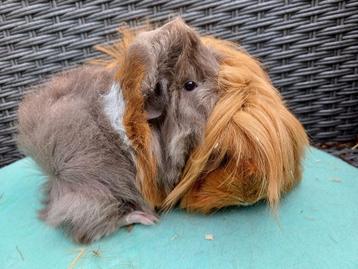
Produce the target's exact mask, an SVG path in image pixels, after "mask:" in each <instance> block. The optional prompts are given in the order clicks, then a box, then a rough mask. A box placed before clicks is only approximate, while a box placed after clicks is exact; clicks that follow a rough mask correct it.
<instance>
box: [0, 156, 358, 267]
mask: <svg viewBox="0 0 358 269" xmlns="http://www.w3.org/2000/svg"><path fill="white" fill-rule="evenodd" d="M43 180H44V177H43V176H42V175H41V173H40V172H39V170H38V169H37V168H36V166H35V165H34V164H33V162H32V161H31V160H30V159H23V160H20V161H18V162H16V163H14V164H12V165H10V166H8V167H5V168H3V169H1V170H0V196H1V198H0V268H1V269H25V268H26V269H42V268H44V269H56V268H61V269H66V268H85V269H91V268H98V269H121V268H138V269H144V268H163V269H168V268H180V269H185V268H220V269H224V268H275V269H277V268H307V269H313V268H325V269H328V268H335V269H336V268H339V269H343V268H358V169H356V168H354V167H352V166H349V165H348V164H346V163H343V162H342V161H340V160H338V159H336V158H334V157H332V156H329V155H327V154H326V153H323V152H321V151H318V150H315V149H311V150H310V151H309V152H308V154H307V158H306V161H305V172H304V179H303V182H302V183H301V184H300V186H299V187H298V188H296V189H295V190H294V191H293V192H292V193H290V194H289V195H287V196H286V197H285V198H284V199H283V201H282V203H281V206H280V212H279V217H278V218H277V219H275V218H274V217H273V216H272V215H271V214H270V212H269V210H268V209H267V206H266V205H265V204H263V203H261V204H258V205H255V206H251V207H246V208H230V209H227V210H224V211H221V212H219V213H216V214H214V215H210V216H202V215H194V214H187V213H185V212H182V211H179V210H178V211H175V212H172V213H169V214H167V215H164V216H162V217H161V222H160V223H159V224H158V225H156V226H152V227H146V226H135V227H134V229H133V230H132V231H131V232H128V231H127V229H121V230H119V231H118V232H117V233H116V234H115V235H113V236H111V237H108V238H106V239H103V240H100V241H99V242H97V243H94V244H91V245H88V246H81V245H76V244H73V243H72V242H71V240H70V239H69V238H67V237H66V236H65V235H64V234H63V233H62V231H61V230H55V229H52V228H50V227H48V226H46V225H45V224H43V223H42V222H40V221H39V220H38V219H37V218H36V211H37V210H38V209H39V208H40V206H41V205H40V198H41V195H40V192H39V188H40V185H41V182H43ZM207 234H211V235H213V240H206V239H205V236H206V235H207ZM80 253H81V254H82V256H81V257H80V258H79V259H78V261H77V263H73V261H74V260H75V258H76V256H78V255H79V254H80ZM98 254H99V255H98ZM71 263H72V264H71Z"/></svg>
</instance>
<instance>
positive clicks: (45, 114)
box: [18, 19, 218, 243]
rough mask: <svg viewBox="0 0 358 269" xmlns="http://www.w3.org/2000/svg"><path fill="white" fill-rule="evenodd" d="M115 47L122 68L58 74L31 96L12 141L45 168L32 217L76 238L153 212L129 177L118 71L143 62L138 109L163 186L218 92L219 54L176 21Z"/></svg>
mask: <svg viewBox="0 0 358 269" xmlns="http://www.w3.org/2000/svg"><path fill="white" fill-rule="evenodd" d="M120 53H121V55H123V57H124V63H125V64H123V66H115V67H113V68H112V69H109V68H107V67H104V66H94V65H88V66H83V67H79V68H77V69H73V70H70V71H67V72H64V73H62V74H60V75H57V76H56V77H54V78H52V79H51V80H49V81H48V82H47V83H44V84H43V85H40V86H38V87H37V89H36V90H34V91H33V92H31V93H30V94H28V95H27V96H26V97H25V98H24V100H23V101H22V103H21V104H20V107H19V111H18V119H19V125H18V133H19V134H18V147H19V149H20V150H22V151H23V152H24V153H25V154H26V155H28V156H31V157H32V158H33V159H34V160H35V162H36V163H37V164H38V165H39V167H40V168H41V169H42V170H43V172H44V173H45V175H46V176H47V181H46V183H45V185H44V190H45V192H44V193H45V199H44V208H43V209H42V210H41V211H40V213H39V216H40V218H41V219H43V220H44V221H45V222H46V223H48V224H49V225H51V226H54V227H63V228H64V229H65V230H66V231H67V232H68V233H69V234H70V235H71V236H72V237H73V239H74V240H75V241H76V242H80V243H89V242H91V241H93V240H97V239H99V238H101V237H103V236H105V235H108V234H110V233H112V232H114V231H115V230H116V229H117V228H118V227H121V226H124V225H129V224H132V223H141V224H146V225H150V224H154V223H155V222H156V221H157V220H158V218H157V215H156V213H155V210H154V208H153V206H151V205H150V203H148V201H147V200H146V198H145V197H144V196H143V195H142V193H141V191H140V188H139V186H138V184H137V181H136V177H137V174H138V171H137V167H138V165H137V158H136V151H135V150H134V149H133V147H132V141H131V139H130V138H129V137H128V136H127V129H126V126H125V124H124V123H123V118H124V116H125V113H126V109H125V108H128V107H130V106H131V105H132V104H130V103H128V101H127V100H126V99H125V98H124V95H123V93H122V91H123V90H122V86H123V83H121V80H118V74H117V72H118V70H121V72H122V73H124V74H125V76H126V78H127V79H130V78H131V72H132V69H130V68H129V69H128V70H126V69H123V68H125V67H126V66H130V65H131V62H132V61H133V60H134V61H135V60H136V58H137V60H138V59H139V60H141V61H142V62H144V64H145V73H144V76H143V81H141V85H142V86H141V91H142V94H143V98H144V103H145V105H144V113H145V114H146V118H147V120H148V125H149V126H150V131H151V143H150V147H151V149H150V150H151V152H153V155H154V156H155V159H156V165H157V171H158V172H157V175H156V179H155V180H156V182H157V183H158V188H160V189H162V191H163V192H164V193H165V194H168V193H169V192H170V191H171V190H172V189H173V188H174V186H175V185H176V183H177V182H178V179H179V176H180V173H181V171H182V169H183V167H184V165H185V162H186V159H187V158H188V155H189V153H190V152H191V151H192V149H193V148H194V147H195V146H196V145H197V144H198V143H199V142H200V140H201V139H202V137H203V130H204V128H205V123H206V120H207V118H208V116H209V114H210V111H211V110H212V108H213V106H214V105H215V102H216V100H217V94H216V87H217V85H216V77H217V72H218V63H217V59H216V56H215V55H214V54H213V53H212V52H211V51H210V49H208V48H207V47H205V46H204V45H203V44H202V43H201V41H200V39H199V36H198V35H197V33H196V32H195V31H194V30H192V29H191V28H189V27H188V26H187V25H185V23H184V22H182V21H181V20H180V19H176V20H174V21H171V22H169V23H168V24H166V25H164V26H162V27H161V28H158V29H155V30H152V31H147V32H142V33H140V34H138V35H137V36H136V37H135V38H134V41H132V43H131V44H130V45H129V46H128V47H127V48H126V50H125V51H121V52H120ZM143 59H145V61H143ZM126 61H127V63H126ZM121 68H122V69H121ZM133 79H134V77H133ZM194 89H195V90H194ZM126 90H127V91H128V92H130V90H131V89H126ZM132 109H137V108H136V107H132ZM138 109H139V108H138ZM144 172H145V171H144ZM158 191H159V190H158Z"/></svg>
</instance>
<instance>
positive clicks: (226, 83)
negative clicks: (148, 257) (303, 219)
mask: <svg viewBox="0 0 358 269" xmlns="http://www.w3.org/2000/svg"><path fill="white" fill-rule="evenodd" d="M201 42H202V43H203V44H204V46H206V47H207V48H208V49H209V50H210V51H211V52H213V53H214V54H215V55H216V58H217V60H218V62H219V72H218V76H217V77H216V78H215V80H216V81H217V84H218V86H217V90H218V92H217V95H218V100H217V103H216V105H215V106H214V108H213V110H212V111H211V114H210V117H209V118H208V120H207V123H206V127H205V135H204V139H203V140H202V141H201V143H200V144H199V145H198V146H197V147H196V148H195V149H194V151H193V152H192V154H191V155H190V157H189V160H188V161H187V163H186V166H185V168H184V171H183V174H182V177H181V179H180V182H179V184H178V185H177V186H176V187H175V188H174V189H173V191H172V192H171V193H170V194H169V195H168V197H167V198H166V200H165V201H164V203H163V208H164V209H169V208H171V207H172V206H174V205H175V204H176V203H177V202H178V201H179V202H180V206H181V207H183V208H185V209H187V210H189V211H198V212H202V213H209V212H211V211H214V210H217V209H220V208H223V207H226V206H233V205H249V204H253V203H255V202H257V201H259V200H261V199H265V200H267V201H268V202H269V204H270V206H271V207H272V208H273V209H274V210H275V209H276V207H277V204H278V202H279V199H280V197H281V195H282V194H284V193H286V192H288V191H290V190H291V189H292V188H293V187H294V186H295V185H296V184H297V183H298V182H299V181H300V179H301V162H302V159H303V155H304V151H305V148H306V147H307V146H308V139H307V135H306V133H305V131H304V128H303V126H302V125H301V124H300V122H299V121H298V120H297V119H296V117H295V116H294V115H293V114H292V113H291V112H290V111H289V110H288V109H287V107H286V106H285V103H284V101H283V100H282V98H281V96H280V94H279V92H278V91H277V90H276V89H275V88H274V86H273V85H272V83H271V81H270V78H269V76H268V75H267V74H266V73H265V72H264V71H263V69H262V68H261V66H260V64H259V62H258V61H256V60H255V59H254V58H253V57H252V56H250V55H249V54H248V53H246V52H245V51H244V50H243V49H241V48H240V47H239V46H238V45H236V44H233V43H231V42H227V41H222V40H218V39H215V38H213V37H202V38H201Z"/></svg>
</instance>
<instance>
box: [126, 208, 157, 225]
mask: <svg viewBox="0 0 358 269" xmlns="http://www.w3.org/2000/svg"><path fill="white" fill-rule="evenodd" d="M158 221H159V219H158V217H157V216H155V215H152V214H149V213H146V212H143V211H133V212H131V213H129V214H128V215H126V216H125V223H126V225H130V224H134V223H139V224H143V225H153V224H155V223H156V222H158Z"/></svg>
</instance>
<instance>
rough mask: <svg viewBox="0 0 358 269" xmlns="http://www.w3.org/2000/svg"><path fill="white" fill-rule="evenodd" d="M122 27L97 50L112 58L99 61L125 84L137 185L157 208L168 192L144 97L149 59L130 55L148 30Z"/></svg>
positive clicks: (125, 98) (128, 134)
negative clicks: (111, 40) (164, 188)
mask: <svg viewBox="0 0 358 269" xmlns="http://www.w3.org/2000/svg"><path fill="white" fill-rule="evenodd" d="M148 28H149V26H148V25H146V26H142V27H141V28H138V29H130V28H128V27H122V28H120V29H119V32H120V33H121V35H122V37H121V39H120V40H119V41H118V42H116V43H114V44H113V45H109V46H97V47H96V48H97V50H99V51H101V52H103V53H105V54H107V55H109V56H110V59H108V60H106V59H102V60H97V61H95V62H94V63H95V64H102V65H105V66H107V67H108V68H110V69H116V72H115V80H116V81H118V82H119V83H120V85H121V89H122V93H123V97H124V100H125V102H126V107H125V111H124V119H123V122H124V127H125V129H126V134H127V136H128V138H129V140H130V141H131V145H132V147H133V149H134V151H135V155H136V168H137V184H138V185H139V188H140V191H141V193H142V194H143V196H144V198H145V199H146V201H147V202H148V203H149V204H150V205H151V206H152V207H153V208H154V207H158V206H160V205H161V203H162V201H163V199H164V192H163V191H162V189H161V188H160V186H159V185H158V182H157V180H156V178H157V162H156V160H155V158H154V154H153V151H152V150H151V149H152V147H151V130H150V127H149V124H148V122H147V119H146V114H145V111H144V99H143V94H142V91H141V87H142V81H143V79H144V75H145V72H146V68H145V66H146V65H145V62H144V61H145V60H144V59H139V58H138V57H136V58H131V59H128V58H127V51H128V48H129V46H130V45H131V44H132V42H133V41H134V39H135V37H136V35H137V34H138V33H139V32H142V31H144V30H146V29H148Z"/></svg>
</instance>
